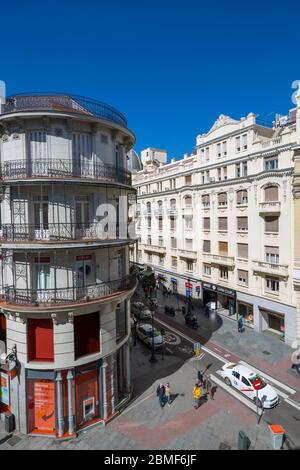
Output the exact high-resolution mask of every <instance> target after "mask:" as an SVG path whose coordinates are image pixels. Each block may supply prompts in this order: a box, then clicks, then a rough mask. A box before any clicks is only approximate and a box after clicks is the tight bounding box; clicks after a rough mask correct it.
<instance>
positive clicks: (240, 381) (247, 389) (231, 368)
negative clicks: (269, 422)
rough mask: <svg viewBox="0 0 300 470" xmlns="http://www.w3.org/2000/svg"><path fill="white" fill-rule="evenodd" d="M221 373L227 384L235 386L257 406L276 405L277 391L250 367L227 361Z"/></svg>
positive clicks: (271, 406) (277, 401) (270, 406)
mask: <svg viewBox="0 0 300 470" xmlns="http://www.w3.org/2000/svg"><path fill="white" fill-rule="evenodd" d="M221 375H222V376H223V378H224V380H225V383H226V384H227V385H229V386H232V387H235V388H236V389H237V390H239V391H240V392H241V393H243V394H244V395H245V396H246V397H248V398H250V399H251V400H252V401H253V402H254V403H255V404H257V405H258V407H259V408H262V407H264V408H274V406H276V405H278V403H279V396H278V394H277V392H276V391H275V390H274V388H273V387H271V385H269V384H268V383H267V382H266V380H265V379H264V378H263V377H261V376H260V375H258V374H257V373H256V372H254V371H253V370H252V369H250V367H246V366H244V365H242V364H233V363H227V364H224V366H223V367H222V371H221Z"/></svg>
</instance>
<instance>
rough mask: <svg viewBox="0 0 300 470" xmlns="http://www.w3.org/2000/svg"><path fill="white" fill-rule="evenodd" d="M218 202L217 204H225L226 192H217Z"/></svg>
mask: <svg viewBox="0 0 300 470" xmlns="http://www.w3.org/2000/svg"><path fill="white" fill-rule="evenodd" d="M218 204H219V206H225V207H226V206H227V194H226V193H219V194H218Z"/></svg>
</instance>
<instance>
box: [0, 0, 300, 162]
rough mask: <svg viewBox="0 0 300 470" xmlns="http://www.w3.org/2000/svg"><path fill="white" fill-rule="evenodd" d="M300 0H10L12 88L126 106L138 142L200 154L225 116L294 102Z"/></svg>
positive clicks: (5, 74)
mask: <svg viewBox="0 0 300 470" xmlns="http://www.w3.org/2000/svg"><path fill="white" fill-rule="evenodd" d="M299 13H300V2H296V1H295V0H294V1H291V0H286V1H285V2H282V3H277V2H271V1H263V0H261V1H257V0H252V1H251V2H247V3H244V2H237V1H230V0H229V1H227V2H226V1H218V0H216V1H214V2H202V1H199V0H185V1H179V0H160V1H158V0H152V1H147V0H140V1H137V0H114V1H111V2H108V1H102V0H86V1H85V2H82V1H81V2H79V1H76V0H75V1H71V0H61V1H59V2H58V1H57V0H52V1H49V0H44V1H43V2H41V1H35V0H28V1H27V2H24V1H20V0H14V1H13V2H7V3H2V9H1V26H0V39H1V73H0V79H2V80H5V81H6V83H7V92H8V93H9V94H11V93H16V92H22V91H49V90H50V91H70V92H72V93H77V94H81V95H85V96H90V97H93V98H97V99H100V100H102V101H106V102H108V103H110V104H112V105H114V106H116V107H117V108H118V109H119V110H120V111H122V112H123V113H124V114H125V115H126V117H127V118H128V121H129V126H130V128H131V129H132V130H133V131H134V132H135V134H136V137H137V144H136V149H137V150H138V151H140V150H141V149H143V148H145V147H148V146H152V147H159V148H165V149H167V150H168V153H169V157H173V156H175V157H179V156H181V155H182V154H183V153H185V152H190V151H192V150H193V146H194V144H195V137H196V135H197V134H199V133H203V132H206V131H207V130H208V129H209V128H210V127H211V125H212V124H213V122H214V121H215V119H216V118H217V117H218V115H219V114H221V113H223V114H229V115H231V116H232V117H236V118H239V117H241V116H245V115H247V114H248V113H249V112H250V111H253V112H255V113H257V114H259V115H260V117H261V118H264V119H269V116H272V114H273V113H274V112H279V113H282V114H284V113H286V112H287V110H288V109H289V108H291V107H293V104H292V102H291V95H292V91H293V90H292V89H291V84H292V82H293V81H294V80H297V79H300V70H299V66H300V61H299V31H298V28H299V25H298V22H299Z"/></svg>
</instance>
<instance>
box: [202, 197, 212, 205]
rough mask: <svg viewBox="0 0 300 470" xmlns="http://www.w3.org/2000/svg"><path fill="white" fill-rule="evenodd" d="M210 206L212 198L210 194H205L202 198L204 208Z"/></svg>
mask: <svg viewBox="0 0 300 470" xmlns="http://www.w3.org/2000/svg"><path fill="white" fill-rule="evenodd" d="M209 206H210V197H209V194H203V196H202V207H209Z"/></svg>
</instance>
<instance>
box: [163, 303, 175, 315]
mask: <svg viewBox="0 0 300 470" xmlns="http://www.w3.org/2000/svg"><path fill="white" fill-rule="evenodd" d="M165 314H166V315H170V316H171V317H175V310H174V308H173V307H169V306H168V305H165Z"/></svg>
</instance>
